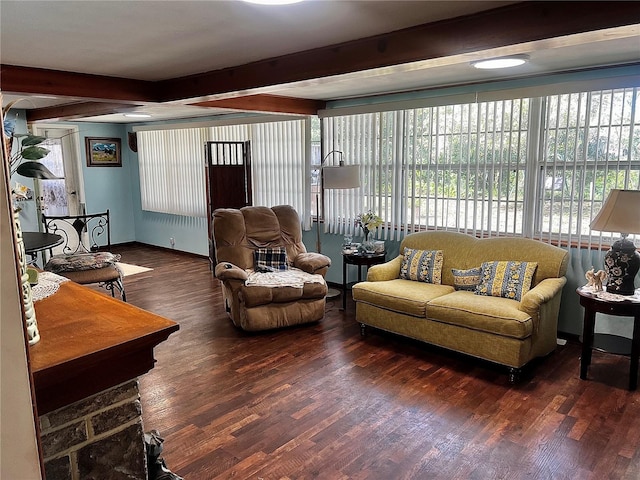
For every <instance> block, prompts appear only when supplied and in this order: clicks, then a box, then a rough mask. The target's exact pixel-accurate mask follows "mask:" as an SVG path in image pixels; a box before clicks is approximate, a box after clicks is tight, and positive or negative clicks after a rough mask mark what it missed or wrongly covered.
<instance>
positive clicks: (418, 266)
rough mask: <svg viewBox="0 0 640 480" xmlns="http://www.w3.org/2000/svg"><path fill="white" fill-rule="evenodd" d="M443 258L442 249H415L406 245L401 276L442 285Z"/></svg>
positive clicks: (406, 278)
mask: <svg viewBox="0 0 640 480" xmlns="http://www.w3.org/2000/svg"><path fill="white" fill-rule="evenodd" d="M442 259H443V255H442V250H415V249H413V248H406V247H405V249H404V252H403V259H402V266H401V267H400V278H403V279H405V280H415V281H418V282H426V283H435V284H437V285H440V284H441V283H442Z"/></svg>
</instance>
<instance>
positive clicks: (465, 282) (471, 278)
mask: <svg viewBox="0 0 640 480" xmlns="http://www.w3.org/2000/svg"><path fill="white" fill-rule="evenodd" d="M451 273H453V286H454V287H455V289H456V290H468V291H471V292H473V291H475V289H476V287H477V286H478V284H479V283H480V275H482V269H481V268H480V267H476V268H469V269H468V270H460V269H458V268H452V269H451Z"/></svg>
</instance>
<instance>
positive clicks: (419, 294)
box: [353, 278, 454, 318]
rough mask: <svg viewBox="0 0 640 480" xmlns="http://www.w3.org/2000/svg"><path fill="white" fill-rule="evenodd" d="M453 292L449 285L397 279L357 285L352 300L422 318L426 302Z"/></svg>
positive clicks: (354, 287)
mask: <svg viewBox="0 0 640 480" xmlns="http://www.w3.org/2000/svg"><path fill="white" fill-rule="evenodd" d="M453 291H454V290H453V287H451V286H449V285H435V284H433V283H424V282H413V281H411V280H403V279H399V278H397V279H395V280H385V281H381V282H360V283H357V284H355V285H354V286H353V299H354V300H355V301H358V302H366V303H370V304H372V305H377V306H379V307H381V308H385V309H387V310H392V311H394V312H401V313H406V314H407V315H412V316H414V317H421V318H424V316H425V312H426V304H427V302H429V301H430V300H433V299H434V298H436V297H439V296H441V295H446V294H447V293H451V292H453Z"/></svg>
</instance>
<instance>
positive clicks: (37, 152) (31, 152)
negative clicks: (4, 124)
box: [20, 146, 49, 160]
mask: <svg viewBox="0 0 640 480" xmlns="http://www.w3.org/2000/svg"><path fill="white" fill-rule="evenodd" d="M48 154H49V150H48V149H46V148H43V147H37V146H30V147H26V148H23V149H22V150H21V151H20V156H21V157H22V158H24V159H25V160H40V159H41V158H44V157H46V156H47V155H48Z"/></svg>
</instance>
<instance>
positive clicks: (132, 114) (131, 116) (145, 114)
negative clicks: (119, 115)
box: [123, 113, 151, 118]
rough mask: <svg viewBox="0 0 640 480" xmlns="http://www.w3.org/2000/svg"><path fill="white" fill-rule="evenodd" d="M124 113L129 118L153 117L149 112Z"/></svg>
mask: <svg viewBox="0 0 640 480" xmlns="http://www.w3.org/2000/svg"><path fill="white" fill-rule="evenodd" d="M123 115H124V116H125V117H129V118H151V115H149V114H148V113H123Z"/></svg>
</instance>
